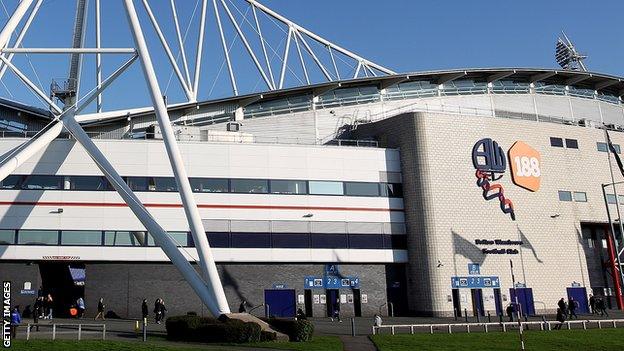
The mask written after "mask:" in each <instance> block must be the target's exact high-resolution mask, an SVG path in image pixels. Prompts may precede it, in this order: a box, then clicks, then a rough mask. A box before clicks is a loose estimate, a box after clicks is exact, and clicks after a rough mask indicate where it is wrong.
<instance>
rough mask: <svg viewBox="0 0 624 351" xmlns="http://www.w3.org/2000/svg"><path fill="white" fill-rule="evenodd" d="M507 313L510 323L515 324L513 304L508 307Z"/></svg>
mask: <svg viewBox="0 0 624 351" xmlns="http://www.w3.org/2000/svg"><path fill="white" fill-rule="evenodd" d="M505 312H506V313H507V316H508V317H509V321H510V322H513V314H514V307H513V304H509V305H507V308H506V309H505Z"/></svg>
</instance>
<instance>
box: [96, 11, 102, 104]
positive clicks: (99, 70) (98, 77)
mask: <svg viewBox="0 0 624 351" xmlns="http://www.w3.org/2000/svg"><path fill="white" fill-rule="evenodd" d="M100 29H101V21H100V0H95V47H96V48H98V49H100V48H101V46H102V41H101V39H102V38H101V33H100ZM95 80H96V83H97V87H98V89H99V88H100V87H101V86H102V54H95ZM96 112H97V113H101V112H102V94H98V97H97V103H96Z"/></svg>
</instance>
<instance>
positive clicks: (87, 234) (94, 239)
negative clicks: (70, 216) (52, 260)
mask: <svg viewBox="0 0 624 351" xmlns="http://www.w3.org/2000/svg"><path fill="white" fill-rule="evenodd" d="M61 245H80V246H91V245H97V246H99V245H102V232H101V231H95V230H63V231H62V232H61Z"/></svg>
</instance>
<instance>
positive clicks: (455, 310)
mask: <svg viewBox="0 0 624 351" xmlns="http://www.w3.org/2000/svg"><path fill="white" fill-rule="evenodd" d="M453 314H454V316H453V317H455V321H456V322H457V308H453Z"/></svg>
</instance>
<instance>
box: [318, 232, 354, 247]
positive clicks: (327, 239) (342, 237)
mask: <svg viewBox="0 0 624 351" xmlns="http://www.w3.org/2000/svg"><path fill="white" fill-rule="evenodd" d="M311 239H312V240H311V242H312V248H315V249H346V248H348V247H349V246H348V245H347V235H346V234H312V235H311Z"/></svg>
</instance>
